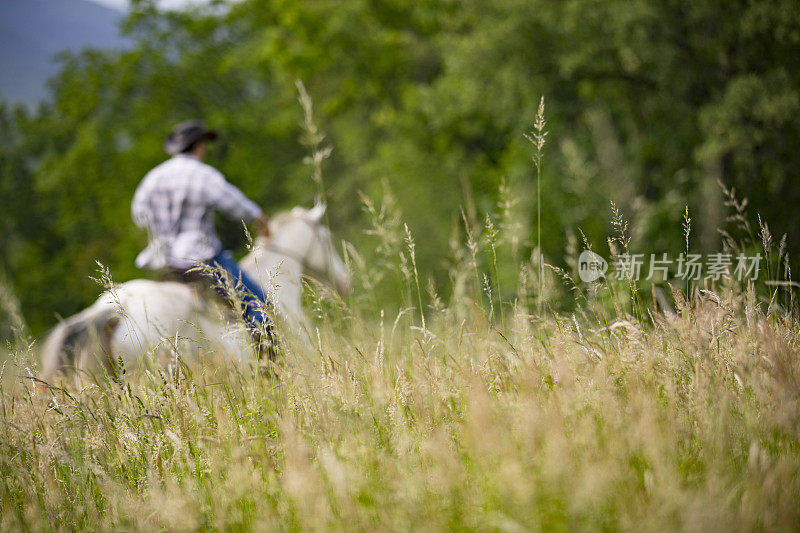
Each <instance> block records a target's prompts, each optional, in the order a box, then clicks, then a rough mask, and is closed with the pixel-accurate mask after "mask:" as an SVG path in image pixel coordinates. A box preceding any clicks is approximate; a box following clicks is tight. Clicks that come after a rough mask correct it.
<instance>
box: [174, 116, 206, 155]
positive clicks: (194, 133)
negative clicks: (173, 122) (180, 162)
mask: <svg viewBox="0 0 800 533" xmlns="http://www.w3.org/2000/svg"><path fill="white" fill-rule="evenodd" d="M216 138H217V132H216V131H214V130H209V129H206V125H205V123H203V121H202V120H187V121H186V122H181V123H180V124H178V125H177V126H175V127H174V128H173V129H172V133H170V134H169V136H168V137H167V140H166V141H165V142H164V151H166V152H167V153H168V154H170V155H175V154H179V153H181V152H183V151H184V150H186V149H187V148H189V147H190V146H191V145H192V144H194V143H196V142H197V141H213V140H214V139H216Z"/></svg>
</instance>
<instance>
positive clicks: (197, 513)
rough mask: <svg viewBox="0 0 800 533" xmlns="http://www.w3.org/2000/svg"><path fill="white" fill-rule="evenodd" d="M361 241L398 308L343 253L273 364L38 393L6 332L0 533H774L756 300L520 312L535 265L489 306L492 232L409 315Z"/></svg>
mask: <svg viewBox="0 0 800 533" xmlns="http://www.w3.org/2000/svg"><path fill="white" fill-rule="evenodd" d="M378 213H379V210H373V214H376V215H377V214H378ZM378 222H380V221H378ZM383 223H384V224H385V223H386V221H385V220H384V221H383ZM384 229H385V230H386V232H385V234H384V235H383V237H381V238H382V239H383V241H384V242H385V243H387V246H388V244H390V243H395V244H397V243H398V242H400V245H399V246H401V252H402V253H401V254H399V255H398V256H397V257H396V259H397V261H396V263H395V268H396V271H397V273H398V275H399V276H400V277H401V278H402V279H403V280H405V281H404V283H403V284H402V285H403V287H404V289H405V290H406V293H407V298H408V301H409V306H408V307H405V308H403V309H401V310H400V311H398V312H395V313H392V314H388V313H387V311H386V310H384V309H382V308H381V307H380V305H379V301H380V300H379V295H375V294H374V293H371V292H370V291H369V286H370V280H373V281H374V279H375V278H376V277H379V276H381V275H385V274H386V272H385V268H386V266H385V265H384V266H382V267H381V266H376V265H366V264H363V263H359V262H358V260H357V257H354V256H351V257H350V262H351V269H353V271H354V274H355V279H356V280H357V283H360V286H358V287H357V288H356V291H355V292H354V294H353V295H352V296H350V297H349V298H347V299H346V300H341V299H338V298H337V297H334V296H332V295H331V294H330V293H328V292H326V291H325V290H323V289H322V288H320V287H318V286H317V285H315V284H313V283H309V286H308V291H307V292H308V298H307V299H308V302H307V303H308V309H309V310H310V312H311V313H312V314H313V315H314V318H315V324H316V325H317V326H316V330H315V331H314V332H313V335H312V336H313V337H314V338H313V342H312V343H311V344H308V343H303V342H299V341H298V340H297V339H296V338H294V337H293V336H292V335H291V334H287V335H285V336H284V338H283V342H282V347H281V351H280V355H279V358H278V360H277V361H276V362H275V363H263V364H259V365H250V366H241V365H238V366H237V365H235V364H233V363H232V362H230V361H226V360H225V359H224V358H222V357H217V358H215V359H213V360H207V361H205V362H203V364H193V365H183V366H182V368H181V369H180V371H179V372H172V373H170V372H167V371H165V370H164V369H162V368H157V367H154V368H151V369H150V370H146V371H142V372H127V371H126V369H124V368H119V369H118V372H117V373H116V374H114V375H105V374H104V375H93V376H85V377H84V380H83V382H82V384H81V386H80V387H76V386H74V385H66V384H63V383H61V382H52V383H46V382H43V381H41V380H39V379H38V378H37V377H36V369H37V364H38V363H37V361H36V359H35V358H36V343H32V344H31V341H32V339H30V338H29V337H27V336H26V333H25V330H24V323H23V322H22V320H21V319H19V320H18V323H17V325H18V327H17V332H18V338H17V341H16V342H15V343H12V344H10V345H9V350H10V351H9V354H8V356H7V359H6V360H5V361H4V363H3V365H2V383H3V389H2V396H1V397H0V409H2V417H3V419H2V422H3V423H2V424H0V473H2V476H0V529H2V530H5V531H8V530H35V531H41V530H112V529H113V530H119V529H122V530H154V529H166V530H177V531H183V530H186V531H190V530H191V531H196V530H348V531H351V530H361V531H373V530H444V529H469V530H490V531H528V530H533V531H540V530H576V529H578V530H705V531H708V530H725V531H734V530H796V529H797V527H798V524H800V506H799V505H798V497H800V474H799V473H800V366H799V365H798V332H800V329H799V328H798V323H797V319H796V316H795V314H794V313H793V312H792V311H791V308H792V307H786V306H780V305H778V303H779V302H781V301H782V299H781V295H780V294H779V293H778V292H777V291H773V292H772V293H771V296H770V293H767V294H766V296H764V295H763V294H761V293H759V291H757V287H756V286H755V285H754V284H752V283H750V284H747V285H745V286H741V285H740V284H737V283H732V282H725V281H721V282H720V283H718V284H715V285H714V286H707V287H706V288H705V289H702V290H701V289H699V288H694V289H692V291H691V296H690V297H689V298H687V297H686V296H685V294H684V293H683V292H681V290H679V289H674V290H673V293H672V295H671V298H670V301H671V302H672V304H671V306H670V307H666V308H661V307H658V306H656V305H655V304H654V303H653V301H655V299H652V300H651V299H649V297H648V296H647V295H646V294H643V291H640V290H638V289H637V287H635V286H634V285H633V284H626V283H621V282H620V283H615V282H613V281H611V280H609V281H607V282H605V281H600V282H596V283H594V284H590V285H589V286H587V285H586V284H576V285H574V286H573V287H572V288H573V292H574V293H575V294H576V300H577V305H576V307H574V308H573V309H572V310H571V311H559V310H554V309H549V308H548V305H547V303H546V302H544V305H543V306H542V308H543V310H542V311H541V313H540V312H539V311H538V308H539V307H540V305H539V303H540V302H539V300H538V299H537V297H536V291H537V287H538V279H537V276H536V274H535V273H536V263H535V261H534V262H531V261H528V263H527V264H524V265H523V266H522V269H521V274H522V275H520V278H519V281H518V283H517V286H516V287H505V288H504V289H503V291H504V292H502V293H500V291H499V290H497V289H498V288H497V287H495V286H493V285H492V284H491V283H489V282H488V280H489V279H490V277H489V276H485V275H483V273H482V272H479V268H483V267H482V266H481V265H480V264H479V261H477V260H476V254H475V250H476V249H477V248H479V247H480V248H484V247H485V248H486V249H487V250H494V246H495V245H497V246H506V245H507V244H508V243H506V242H504V240H503V233H502V232H500V231H496V232H495V233H494V234H492V233H491V232H488V236H490V237H491V236H492V235H494V237H493V238H490V239H488V240H487V238H488V237H487V236H486V235H484V236H483V237H478V236H473V234H471V233H470V234H469V238H468V239H467V241H466V244H464V245H462V246H461V248H460V250H461V253H460V254H459V255H458V257H459V258H460V261H458V262H456V263H454V265H453V267H452V270H451V273H450V275H451V279H452V281H453V292H452V296H451V297H449V298H448V299H447V301H444V300H443V298H441V297H439V296H437V295H436V293H435V291H433V288H432V287H429V291H428V292H429V294H428V295H427V299H428V300H429V301H430V304H429V305H428V306H426V313H425V315H424V316H422V315H420V314H419V312H418V311H419V307H417V306H415V305H413V303H415V302H419V303H421V295H420V292H421V291H420V285H421V283H420V279H419V278H420V275H419V273H418V272H417V269H416V263H415V257H414V240H413V238H412V236H411V235H410V234H408V233H405V235H403V234H400V235H392V231H393V230H392V229H391V228H388V227H384ZM395 229H396V228H395ZM490 229H492V228H491V227H490V228H484V230H485V232H487V231H488V230H490ZM477 241H479V242H480V244H479V243H478V242H477ZM488 264H489V265H491V263H488ZM495 267H496V265H495ZM530 272H533V273H534V274H533V275H530ZM558 273H559V274H561V276H562V277H567V276H568V274H567V273H566V272H564V271H559V272H558ZM544 282H545V283H546V284H554V283H556V275H555V273H553V274H546V275H545V279H544ZM423 285H424V284H423ZM788 290H791V289H788ZM781 292H783V289H781ZM498 294H503V295H505V296H504V297H503V298H502V299H501V298H500V297H499V296H498ZM759 294H761V295H759ZM2 300H3V302H4V306H5V309H6V311H9V310H11V311H13V308H14V306H15V302H14V299H13V294H10V293H9V292H8V291H5V292H4V293H3V299H2ZM648 302H649V303H648ZM9 314H11V315H12V316H13V313H9ZM17 316H18V315H17Z"/></svg>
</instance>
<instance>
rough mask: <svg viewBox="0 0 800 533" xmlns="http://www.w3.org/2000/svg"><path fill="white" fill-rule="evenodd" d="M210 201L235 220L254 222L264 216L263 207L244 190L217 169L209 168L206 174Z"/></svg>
mask: <svg viewBox="0 0 800 533" xmlns="http://www.w3.org/2000/svg"><path fill="white" fill-rule="evenodd" d="M206 180H207V181H206V185H207V187H206V193H207V194H208V203H209V204H211V205H213V206H214V207H216V208H217V209H218V210H219V211H220V212H222V213H223V214H224V215H225V216H227V217H228V218H230V219H233V220H244V221H245V222H252V221H254V220H258V219H261V218H263V217H264V213H263V212H262V211H261V208H260V207H258V205H257V204H256V203H254V202H252V201H251V200H249V199H248V198H247V197H246V196H245V195H244V193H242V191H240V190H239V189H238V188H236V187H235V186H234V185H231V184H230V183H228V181H227V180H225V177H224V176H223V175H222V174H220V173H219V172H217V171H216V170H213V169H209V172H208V175H207V176H206Z"/></svg>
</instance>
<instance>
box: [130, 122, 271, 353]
mask: <svg viewBox="0 0 800 533" xmlns="http://www.w3.org/2000/svg"><path fill="white" fill-rule="evenodd" d="M216 138H217V133H216V132H215V131H213V130H208V129H206V127H205V125H204V124H203V122H202V121H200V120H189V121H186V122H182V123H180V124H178V125H177V126H175V128H174V129H173V131H172V133H171V134H170V135H169V136H168V137H167V140H166V142H165V143H164V150H165V151H166V152H167V153H168V154H169V155H171V156H172V157H171V158H170V159H168V160H167V161H165V162H163V163H161V164H160V165H158V166H157V167H155V168H154V169H153V170H151V171H150V172H148V173H147V175H145V177H144V179H142V181H141V183H139V186H138V187H137V189H136V193H135V195H134V197H133V203H132V205H131V214H132V216H133V220H134V222H135V223H136V225H137V226H139V227H141V228H144V229H146V230H147V232H148V236H149V244H148V246H147V248H145V249H144V250H143V251H142V252H141V253H140V254H139V256H138V257H137V258H136V266H138V267H139V268H146V269H151V270H161V271H167V272H169V273H172V274H173V275H177V277H178V278H179V279H182V280H184V281H190V280H196V279H198V277H201V278H205V279H207V280H208V281H210V282H211V285H212V286H213V287H214V288H215V289H216V290H217V291H219V292H221V293H222V294H228V292H229V286H230V285H229V284H233V285H234V286H235V287H236V288H237V289H238V290H237V291H236V296H237V297H238V298H240V300H241V302H242V304H243V308H244V312H245V315H246V316H245V318H246V320H247V322H248V326H249V328H250V330H251V333H253V335H254V337H255V338H256V339H257V340H259V339H261V338H262V337H261V335H260V334H259V333H260V332H263V331H264V328H265V327H266V326H268V320H267V316H266V313H265V312H264V308H263V305H264V303H265V302H267V301H268V298H267V295H266V294H265V292H264V291H263V290H262V288H261V287H260V286H259V284H258V283H256V282H255V281H254V280H253V279H252V278H250V277H249V276H248V275H247V274H246V273H245V272H243V271H242V269H241V268H240V266H239V264H238V263H237V262H236V260H235V259H234V258H233V256H232V254H231V253H230V252H229V251H227V250H224V249H223V247H222V243H221V241H220V239H219V237H218V236H217V233H216V231H215V229H214V213H215V211H220V212H221V213H222V214H224V215H225V216H227V217H228V218H230V219H232V220H241V221H243V222H253V223H254V224H255V227H256V229H257V231H258V234H259V235H260V236H264V237H267V236H269V225H268V222H267V218H266V217H265V216H264V213H263V212H262V210H261V208H260V207H259V206H258V205H256V204H255V203H254V202H252V201H251V200H249V199H248V198H247V197H246V196H245V195H244V194H243V193H242V192H241V191H240V190H239V189H238V188H236V187H235V186H233V185H231V184H230V183H229V182H228V181H227V180H226V179H225V177H224V176H223V175H222V173H220V172H219V171H218V170H216V169H215V168H214V167H212V166H210V165H208V164H206V163H204V162H203V159H204V158H205V156H206V143H207V142H209V141H213V140H214V139H216ZM198 273H200V276H198Z"/></svg>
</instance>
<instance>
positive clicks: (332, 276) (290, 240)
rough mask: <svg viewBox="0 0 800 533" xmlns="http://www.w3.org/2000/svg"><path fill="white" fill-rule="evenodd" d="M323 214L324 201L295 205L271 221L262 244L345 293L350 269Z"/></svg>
mask: <svg viewBox="0 0 800 533" xmlns="http://www.w3.org/2000/svg"><path fill="white" fill-rule="evenodd" d="M324 214H325V206H324V205H322V204H318V205H316V206H314V207H313V208H312V209H305V208H303V207H295V208H294V209H292V210H291V211H289V212H288V213H284V214H281V215H278V216H276V217H275V218H274V219H273V220H271V221H270V232H271V233H272V236H271V237H270V239H269V240H267V241H263V242H261V243H260V244H261V245H262V246H264V247H265V248H266V249H267V250H270V251H273V252H276V253H279V254H283V255H286V256H287V257H289V258H290V259H294V260H295V261H298V262H299V263H300V264H301V265H302V266H303V269H304V270H305V271H307V272H308V273H309V274H311V275H312V276H314V277H315V278H317V279H319V280H320V281H323V282H327V283H330V284H331V285H333V286H334V287H335V288H336V290H337V291H338V292H339V293H340V294H345V293H347V292H348V291H349V290H350V273H349V272H348V271H347V267H346V266H345V264H344V261H342V259H341V258H340V257H339V254H337V253H336V249H335V247H334V245H333V240H332V238H331V231H330V229H328V227H327V226H325V225H324V224H323V223H322V217H323V215H324Z"/></svg>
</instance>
